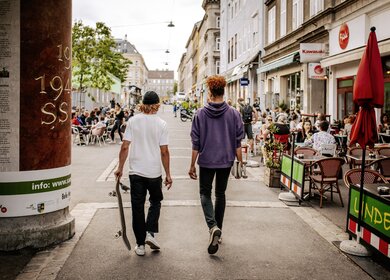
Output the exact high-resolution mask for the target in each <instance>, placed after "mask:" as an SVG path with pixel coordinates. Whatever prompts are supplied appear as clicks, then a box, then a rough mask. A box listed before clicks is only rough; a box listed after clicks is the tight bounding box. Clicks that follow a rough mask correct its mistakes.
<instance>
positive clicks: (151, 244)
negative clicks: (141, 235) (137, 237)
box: [145, 232, 160, 250]
mask: <svg viewBox="0 0 390 280" xmlns="http://www.w3.org/2000/svg"><path fill="white" fill-rule="evenodd" d="M145 243H146V244H148V245H149V247H150V249H152V250H160V245H159V244H158V242H157V241H156V239H155V238H154V237H153V236H152V235H151V234H150V233H149V232H147V233H146V239H145Z"/></svg>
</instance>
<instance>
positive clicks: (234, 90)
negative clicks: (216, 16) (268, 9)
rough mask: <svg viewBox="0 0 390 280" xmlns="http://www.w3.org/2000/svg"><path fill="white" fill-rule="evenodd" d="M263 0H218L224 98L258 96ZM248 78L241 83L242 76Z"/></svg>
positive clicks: (252, 97) (251, 99)
mask: <svg viewBox="0 0 390 280" xmlns="http://www.w3.org/2000/svg"><path fill="white" fill-rule="evenodd" d="M262 25H263V2H262V1H257V0H224V1H221V16H220V30H221V39H220V44H221V47H220V49H221V59H220V72H221V74H222V75H224V76H225V78H226V79H227V82H228V84H227V98H229V99H231V100H232V102H233V103H236V102H237V99H238V98H239V97H241V98H244V99H245V100H246V102H250V103H252V102H253V100H254V99H255V98H257V97H258V88H259V86H258V81H257V73H256V68H257V65H258V61H259V55H260V53H261V51H262V45H263V36H262ZM243 78H244V79H246V81H247V82H248V81H249V84H248V85H244V83H243V82H241V79H243Z"/></svg>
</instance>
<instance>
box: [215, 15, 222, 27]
mask: <svg viewBox="0 0 390 280" xmlns="http://www.w3.org/2000/svg"><path fill="white" fill-rule="evenodd" d="M216 20H217V23H216V26H217V28H220V26H221V25H220V22H221V17H220V16H217V18H216Z"/></svg>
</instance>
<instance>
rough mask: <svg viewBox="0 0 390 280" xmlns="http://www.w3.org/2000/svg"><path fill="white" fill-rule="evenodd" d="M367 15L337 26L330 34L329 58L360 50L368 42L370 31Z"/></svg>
mask: <svg viewBox="0 0 390 280" xmlns="http://www.w3.org/2000/svg"><path fill="white" fill-rule="evenodd" d="M368 20H369V19H368V18H367V15H361V16H359V17H357V18H354V19H353V20H350V21H348V22H344V23H342V24H341V25H339V26H336V27H335V28H333V29H332V30H331V31H330V32H329V56H332V55H335V54H339V53H342V52H346V51H349V50H352V49H356V48H360V47H362V46H364V45H365V44H366V42H367V38H368V32H369V29H368V28H367V25H368Z"/></svg>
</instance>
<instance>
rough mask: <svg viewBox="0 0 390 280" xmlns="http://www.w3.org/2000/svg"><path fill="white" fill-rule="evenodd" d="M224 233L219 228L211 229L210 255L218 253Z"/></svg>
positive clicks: (208, 249)
mask: <svg viewBox="0 0 390 280" xmlns="http://www.w3.org/2000/svg"><path fill="white" fill-rule="evenodd" d="M221 235H222V231H221V230H220V229H219V228H218V227H217V226H215V227H213V228H212V229H210V239H209V247H208V248H207V251H208V253H209V254H210V255H212V254H215V253H216V252H217V251H218V241H219V239H220V238H221Z"/></svg>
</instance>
